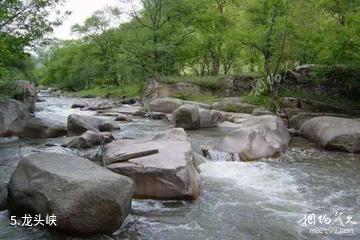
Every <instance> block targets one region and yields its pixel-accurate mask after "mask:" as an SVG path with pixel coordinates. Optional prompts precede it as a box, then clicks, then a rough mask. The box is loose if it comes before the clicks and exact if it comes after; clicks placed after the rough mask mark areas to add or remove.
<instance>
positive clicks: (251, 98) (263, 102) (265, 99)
mask: <svg viewBox="0 0 360 240" xmlns="http://www.w3.org/2000/svg"><path fill="white" fill-rule="evenodd" d="M242 99H243V101H244V102H245V103H248V104H252V105H257V106H261V107H263V108H265V109H268V110H270V109H272V101H271V97H269V96H255V95H247V96H244V97H242Z"/></svg>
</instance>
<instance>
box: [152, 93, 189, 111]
mask: <svg viewBox="0 0 360 240" xmlns="http://www.w3.org/2000/svg"><path fill="white" fill-rule="evenodd" d="M183 103H184V102H183V101H182V100H180V99H177V98H169V97H164V98H156V99H154V100H152V101H151V102H150V103H149V111H150V112H161V113H172V112H173V111H175V109H177V108H178V107H180V106H181V105H182V104H183Z"/></svg>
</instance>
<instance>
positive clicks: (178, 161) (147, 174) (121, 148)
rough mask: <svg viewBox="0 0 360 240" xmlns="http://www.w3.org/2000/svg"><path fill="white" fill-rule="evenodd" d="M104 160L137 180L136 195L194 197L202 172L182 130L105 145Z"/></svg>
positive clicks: (157, 197) (156, 197) (166, 198)
mask: <svg viewBox="0 0 360 240" xmlns="http://www.w3.org/2000/svg"><path fill="white" fill-rule="evenodd" d="M103 160H104V162H105V163H107V164H109V165H108V166H107V167H108V168H109V169H111V170H112V171H114V172H116V173H119V174H122V175H126V176H129V177H130V178H132V179H133V180H134V182H135V195H134V197H135V198H141V199H161V200H195V199H197V198H198V197H199V194H200V190H199V174H198V172H197V170H196V168H195V164H194V154H193V151H192V148H191V143H190V142H189V141H188V139H187V136H186V133H185V131H184V130H183V129H171V130H169V131H167V132H164V133H162V134H159V135H157V136H155V137H154V138H152V139H148V140H142V141H141V140H120V141H115V142H112V143H110V144H108V145H106V148H105V155H104V159H103Z"/></svg>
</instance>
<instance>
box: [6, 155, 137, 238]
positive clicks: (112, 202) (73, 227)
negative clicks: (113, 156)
mask: <svg viewBox="0 0 360 240" xmlns="http://www.w3.org/2000/svg"><path fill="white" fill-rule="evenodd" d="M8 189H9V196H8V197H9V201H8V203H9V209H10V212H11V214H12V215H15V216H18V217H20V216H24V215H25V214H32V215H35V214H41V215H42V216H46V215H52V214H53V215H55V216H56V228H57V229H58V230H61V231H64V232H65V233H68V234H76V235H93V234H100V233H112V232H115V231H116V230H118V229H119V228H120V227H121V225H122V223H123V221H124V219H125V218H126V216H127V215H128V214H129V210H130V204H131V197H132V194H133V181H132V180H131V179H129V178H128V177H125V176H121V175H118V174H115V173H113V172H111V171H108V170H106V169H104V168H102V167H100V166H98V165H96V164H95V163H92V162H90V161H89V160H87V159H84V158H80V157H75V156H68V155H63V154H56V153H39V154H35V155H31V156H29V157H26V158H24V159H23V160H22V161H20V163H19V164H18V166H17V168H16V170H15V172H14V173H13V175H12V176H11V179H10V182H9V187H8Z"/></svg>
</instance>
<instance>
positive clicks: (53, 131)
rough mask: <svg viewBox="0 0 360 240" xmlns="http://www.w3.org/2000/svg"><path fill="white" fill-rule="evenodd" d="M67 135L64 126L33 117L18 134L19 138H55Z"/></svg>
mask: <svg viewBox="0 0 360 240" xmlns="http://www.w3.org/2000/svg"><path fill="white" fill-rule="evenodd" d="M66 134H67V128H66V125H65V124H63V123H61V122H57V121H54V120H50V119H43V118H38V117H34V118H32V119H30V120H29V121H28V122H27V124H26V125H25V127H24V129H23V131H22V132H21V133H20V134H19V137H20V138H57V137H61V136H65V135H66Z"/></svg>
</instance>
